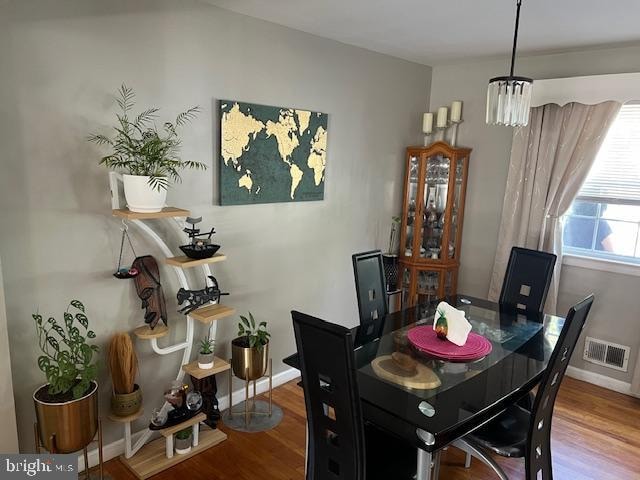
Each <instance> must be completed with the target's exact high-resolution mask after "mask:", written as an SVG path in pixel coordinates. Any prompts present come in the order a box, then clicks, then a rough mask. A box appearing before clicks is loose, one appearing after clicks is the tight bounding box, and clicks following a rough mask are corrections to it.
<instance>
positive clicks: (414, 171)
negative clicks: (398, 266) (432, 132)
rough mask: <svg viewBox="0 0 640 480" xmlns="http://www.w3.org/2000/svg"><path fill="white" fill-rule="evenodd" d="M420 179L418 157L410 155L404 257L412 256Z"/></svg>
mask: <svg viewBox="0 0 640 480" xmlns="http://www.w3.org/2000/svg"><path fill="white" fill-rule="evenodd" d="M419 178H420V157H419V156H417V155H412V156H411V157H410V159H409V175H408V183H407V218H406V231H405V232H404V245H403V248H404V255H405V257H411V256H412V255H413V239H414V230H415V227H416V215H417V211H418V205H417V202H418V180H419Z"/></svg>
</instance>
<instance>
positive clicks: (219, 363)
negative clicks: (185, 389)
mask: <svg viewBox="0 0 640 480" xmlns="http://www.w3.org/2000/svg"><path fill="white" fill-rule="evenodd" d="M230 368H231V364H230V363H229V362H225V361H224V360H222V359H221V358H218V357H214V358H213V367H212V368H208V369H206V370H205V369H202V368H200V367H198V361H197V360H194V361H193V362H191V363H187V364H186V365H183V366H182V370H184V371H185V372H186V373H187V374H189V375H191V376H193V377H195V378H198V379H200V378H205V377H210V376H211V375H215V374H216V373H220V372H225V371H227V370H229V369H230Z"/></svg>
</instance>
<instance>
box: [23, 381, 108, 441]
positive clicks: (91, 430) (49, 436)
mask: <svg viewBox="0 0 640 480" xmlns="http://www.w3.org/2000/svg"><path fill="white" fill-rule="evenodd" d="M91 383H92V388H91V389H90V390H89V393H87V394H86V395H85V396H84V397H82V398H78V399H77V400H69V401H68V402H60V403H46V402H43V401H42V400H38V399H37V398H36V394H37V393H38V392H39V391H40V390H42V389H45V388H49V385H48V384H46V385H43V386H42V387H40V388H39V389H38V390H36V391H35V393H34V394H33V403H34V405H35V407H36V418H37V420H38V435H39V436H40V441H41V442H42V444H43V445H44V447H45V448H46V449H47V450H48V451H49V452H51V453H72V452H77V451H78V450H82V449H83V448H84V447H86V446H87V445H88V444H89V443H90V442H91V441H92V440H93V438H94V437H95V435H96V432H97V431H98V384H97V383H96V382H91Z"/></svg>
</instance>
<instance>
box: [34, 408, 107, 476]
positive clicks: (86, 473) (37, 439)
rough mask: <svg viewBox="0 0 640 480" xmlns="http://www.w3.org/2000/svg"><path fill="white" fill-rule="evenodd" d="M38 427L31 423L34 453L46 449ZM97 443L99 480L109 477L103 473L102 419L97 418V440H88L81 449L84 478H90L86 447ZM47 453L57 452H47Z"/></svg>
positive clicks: (35, 423) (36, 423) (36, 424)
mask: <svg viewBox="0 0 640 480" xmlns="http://www.w3.org/2000/svg"><path fill="white" fill-rule="evenodd" d="M38 432H39V429H38V422H34V423H33V434H34V436H33V438H34V441H35V447H36V453H38V454H39V453H40V451H41V450H40V449H41V448H44V449H45V450H46V447H45V445H44V444H43V443H42V442H41V441H40V434H39V433H38ZM95 442H97V443H98V469H99V472H100V477H98V478H99V479H100V480H110V478H111V477H109V476H106V477H105V475H104V457H103V454H102V420H101V419H99V418H98V439H97V440H92V441H91V442H89V443H88V444H86V445H85V446H84V448H83V449H82V454H83V456H84V478H85V480H90V479H91V475H90V471H89V453H88V451H87V448H88V447H89V445H91V444H92V443H95ZM53 444H54V445H55V438H54V439H53ZM49 453H52V454H54V453H58V452H55V451H53V452H49ZM78 478H80V472H78Z"/></svg>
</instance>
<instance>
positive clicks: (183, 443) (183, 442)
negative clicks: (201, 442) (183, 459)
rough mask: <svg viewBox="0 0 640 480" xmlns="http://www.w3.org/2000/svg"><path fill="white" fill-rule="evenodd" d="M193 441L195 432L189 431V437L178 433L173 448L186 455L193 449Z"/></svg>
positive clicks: (179, 453)
mask: <svg viewBox="0 0 640 480" xmlns="http://www.w3.org/2000/svg"><path fill="white" fill-rule="evenodd" d="M192 443H193V434H192V433H189V436H188V437H187V438H180V437H178V435H176V436H175V438H174V440H173V448H174V450H175V452H176V453H177V454H178V455H185V454H187V453H189V452H190V451H191V444H192Z"/></svg>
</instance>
